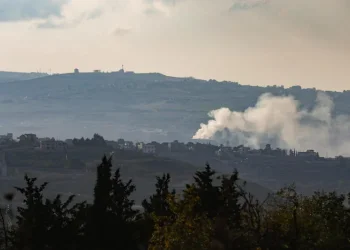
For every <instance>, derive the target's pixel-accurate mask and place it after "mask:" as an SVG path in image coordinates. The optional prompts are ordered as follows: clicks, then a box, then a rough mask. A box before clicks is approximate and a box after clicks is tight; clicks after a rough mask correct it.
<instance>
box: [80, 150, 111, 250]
mask: <svg viewBox="0 0 350 250" xmlns="http://www.w3.org/2000/svg"><path fill="white" fill-rule="evenodd" d="M111 169H112V158H111V157H110V158H107V157H106V156H104V157H103V158H102V162H101V163H100V164H99V165H98V166H97V179H96V184H95V188H94V202H93V204H92V206H91V208H90V211H89V221H88V225H87V228H86V230H87V232H86V243H87V246H86V247H87V248H88V249H99V248H100V249H106V250H107V249H112V248H111V246H110V243H111V242H110V241H111V238H110V237H111V233H110V230H111V228H112V221H111V219H112V218H111V213H110V210H111V203H112V200H111V195H112V182H111Z"/></svg>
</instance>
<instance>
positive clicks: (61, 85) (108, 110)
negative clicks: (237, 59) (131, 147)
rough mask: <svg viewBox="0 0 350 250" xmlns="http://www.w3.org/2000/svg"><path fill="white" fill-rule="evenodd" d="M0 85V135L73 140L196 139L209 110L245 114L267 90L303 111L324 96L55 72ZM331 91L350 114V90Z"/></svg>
mask: <svg viewBox="0 0 350 250" xmlns="http://www.w3.org/2000/svg"><path fill="white" fill-rule="evenodd" d="M0 86H1V89H2V91H1V93H0V105H1V110H2V111H1V116H2V119H1V121H2V124H1V127H0V133H6V132H14V133H15V134H20V133H24V132H35V133H38V134H39V135H47V136H55V137H59V138H68V137H80V136H85V137H86V136H91V135H92V134H93V133H94V132H98V133H100V134H102V135H103V136H104V137H105V138H110V139H116V138H118V137H124V138H127V139H131V140H144V141H145V140H146V141H147V140H149V141H151V140H157V141H169V140H175V139H178V140H180V141H186V140H189V139H190V138H191V137H192V136H193V134H194V133H195V132H196V130H197V129H198V128H199V124H200V123H201V122H206V121H207V120H208V116H207V113H208V112H209V111H210V110H213V109H217V108H220V107H228V108H230V109H232V110H236V111H242V110H244V109H246V108H247V107H250V106H253V105H255V103H256V101H257V98H258V97H259V96H260V95H261V94H263V93H266V92H270V93H272V94H275V95H293V96H294V97H295V98H296V99H297V100H299V101H300V102H301V105H302V107H304V108H312V107H313V105H314V101H315V99H316V92H317V91H316V89H302V88H301V87H300V86H294V87H291V88H284V87H281V86H271V87H257V86H245V85H240V84H238V83H236V82H218V81H215V80H210V81H204V80H198V79H194V78H177V77H169V76H165V75H162V74H158V73H149V74H137V73H133V72H126V73H120V72H113V73H79V74H61V75H50V76H44V77H40V78H35V79H30V80H22V81H15V82H11V83H0ZM327 94H329V95H330V96H331V97H332V98H333V99H334V103H335V113H337V114H349V113H350V91H344V92H327Z"/></svg>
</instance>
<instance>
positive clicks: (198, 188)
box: [187, 163, 220, 219]
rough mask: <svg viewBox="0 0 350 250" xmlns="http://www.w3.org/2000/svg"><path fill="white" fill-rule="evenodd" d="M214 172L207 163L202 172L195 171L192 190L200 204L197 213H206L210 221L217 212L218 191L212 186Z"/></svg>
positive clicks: (217, 188)
mask: <svg viewBox="0 0 350 250" xmlns="http://www.w3.org/2000/svg"><path fill="white" fill-rule="evenodd" d="M215 174H216V172H215V171H214V170H212V169H211V167H210V165H209V164H208V163H207V164H206V167H205V169H204V170H203V171H197V172H196V173H195V175H194V177H193V178H194V187H192V186H187V188H194V190H195V192H197V195H198V197H199V198H200V200H201V202H200V203H198V207H196V208H195V209H196V211H198V212H199V213H203V212H205V213H207V215H208V216H209V218H210V219H212V218H214V217H216V216H217V215H218V212H219V206H220V205H219V203H220V202H219V200H220V190H219V187H217V186H214V185H213V181H214V176H215Z"/></svg>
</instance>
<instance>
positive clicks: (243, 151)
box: [215, 144, 319, 158]
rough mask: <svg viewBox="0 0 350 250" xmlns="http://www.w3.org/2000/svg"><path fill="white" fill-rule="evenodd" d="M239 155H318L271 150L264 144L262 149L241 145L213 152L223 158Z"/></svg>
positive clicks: (314, 154) (221, 148)
mask: <svg viewBox="0 0 350 250" xmlns="http://www.w3.org/2000/svg"><path fill="white" fill-rule="evenodd" d="M229 153H232V154H239V155H271V156H292V157H303V158H319V154H318V153H317V152H315V151H314V150H313V149H309V150H306V151H305V152H297V151H295V150H289V152H288V151H287V150H285V149H280V148H276V149H272V148H271V145H270V144H266V146H265V148H264V149H251V148H250V147H245V146H243V145H240V146H237V147H229V146H223V145H221V146H220V148H219V149H218V150H216V151H215V154H216V155H217V156H219V157H220V156H224V155H225V154H229Z"/></svg>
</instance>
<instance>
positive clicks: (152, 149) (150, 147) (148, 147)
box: [142, 144, 156, 154]
mask: <svg viewBox="0 0 350 250" xmlns="http://www.w3.org/2000/svg"><path fill="white" fill-rule="evenodd" d="M142 152H143V153H145V154H155V153H156V145H154V144H145V145H143V147H142Z"/></svg>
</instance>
